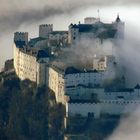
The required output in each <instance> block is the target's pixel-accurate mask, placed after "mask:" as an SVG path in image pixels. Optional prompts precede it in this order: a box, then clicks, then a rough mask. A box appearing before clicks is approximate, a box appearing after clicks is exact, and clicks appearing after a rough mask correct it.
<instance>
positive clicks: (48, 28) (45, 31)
mask: <svg viewBox="0 0 140 140" xmlns="http://www.w3.org/2000/svg"><path fill="white" fill-rule="evenodd" d="M52 31H53V24H42V25H40V26H39V37H43V38H47V37H48V35H49V33H51V32H52Z"/></svg>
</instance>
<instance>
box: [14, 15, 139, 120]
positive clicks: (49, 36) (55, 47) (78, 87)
mask: <svg viewBox="0 0 140 140" xmlns="http://www.w3.org/2000/svg"><path fill="white" fill-rule="evenodd" d="M123 38H124V22H122V21H121V20H120V18H119V16H117V18H116V20H115V21H114V22H112V23H111V24H107V23H103V22H101V21H100V19H98V18H92V17H88V18H85V23H84V24H81V23H79V24H70V25H69V29H68V31H53V25H47V24H46V25H40V26H39V36H38V37H37V38H33V39H30V40H29V41H28V33H21V32H16V33H15V34H14V47H13V48H14V68H15V72H16V74H17V76H18V77H19V78H20V79H21V80H24V79H29V80H31V81H33V82H35V83H37V85H38V86H42V85H46V86H48V87H49V88H50V89H51V90H53V91H54V93H55V97H56V101H57V103H62V104H64V105H65V106H66V117H69V116H74V115H76V114H80V115H82V116H84V117H87V116H89V115H90V116H93V117H95V118H99V117H100V116H101V115H103V114H110V115H114V114H115V115H120V114H129V113H130V112H131V111H132V110H134V109H135V108H136V107H137V106H138V105H139V104H140V86H139V85H137V86H136V87H135V88H133V89H128V88H126V87H125V75H124V73H121V74H120V73H119V74H118V69H117V68H118V66H119V64H118V62H117V60H116V58H115V56H113V54H111V55H106V54H103V53H99V54H98V55H95V54H93V57H92V60H87V62H83V60H84V58H83V59H82V61H81V57H82V54H78V55H77V54H76V53H74V52H75V49H76V47H77V43H79V42H81V41H82V40H91V41H95V42H96V43H97V44H96V45H97V47H99V46H100V45H102V44H104V41H106V40H111V41H112V42H113V43H115V42H116V41H117V40H123ZM92 45H93V46H92ZM94 45H95V44H91V47H93V49H94V47H95V46H94ZM78 49H79V50H80V48H78ZM83 53H85V52H83ZM76 55H77V56H76ZM72 58H76V59H73V60H74V61H70V59H72ZM116 79H119V80H118V82H116Z"/></svg>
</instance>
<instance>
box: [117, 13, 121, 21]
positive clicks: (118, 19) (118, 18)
mask: <svg viewBox="0 0 140 140" xmlns="http://www.w3.org/2000/svg"><path fill="white" fill-rule="evenodd" d="M120 21H121V20H120V17H119V14H118V15H117V18H116V22H120Z"/></svg>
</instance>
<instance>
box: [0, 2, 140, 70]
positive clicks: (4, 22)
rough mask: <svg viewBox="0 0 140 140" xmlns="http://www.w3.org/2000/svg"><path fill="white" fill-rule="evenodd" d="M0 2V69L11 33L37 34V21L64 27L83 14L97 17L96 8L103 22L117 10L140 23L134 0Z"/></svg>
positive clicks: (131, 21)
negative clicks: (26, 32) (25, 32)
mask: <svg viewBox="0 0 140 140" xmlns="http://www.w3.org/2000/svg"><path fill="white" fill-rule="evenodd" d="M0 1H1V4H0V49H1V51H0V68H1V66H2V64H3V63H4V61H5V60H6V59H8V58H12V43H13V33H14V32H15V31H28V32H29V34H30V37H33V36H37V35H38V25H39V24H41V23H53V24H54V28H55V29H59V30H60V29H63V30H64V29H65V30H66V29H67V26H68V25H69V24H70V23H71V22H73V23H78V21H81V22H82V21H83V18H84V17H86V16H95V17H97V10H98V9H100V17H101V20H102V21H103V22H112V21H114V20H115V18H116V15H117V13H119V14H120V17H121V19H122V20H124V21H125V22H126V23H128V24H129V25H131V26H134V27H139V26H140V25H139V23H140V21H139V13H140V1H138V0H133V1H132V0H118V1H116V2H115V1H114V0H105V1H103V0H76V1H72V0H24V1H19V0H0ZM128 24H126V25H128ZM129 29H130V28H129ZM131 29H133V28H131ZM136 32H139V31H138V30H136Z"/></svg>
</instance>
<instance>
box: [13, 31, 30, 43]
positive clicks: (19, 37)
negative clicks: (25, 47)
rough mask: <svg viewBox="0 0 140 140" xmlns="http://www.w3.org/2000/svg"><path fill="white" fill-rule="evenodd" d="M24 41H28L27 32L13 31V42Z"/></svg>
mask: <svg viewBox="0 0 140 140" xmlns="http://www.w3.org/2000/svg"><path fill="white" fill-rule="evenodd" d="M19 41H21V42H25V44H27V43H28V32H15V33H14V42H19Z"/></svg>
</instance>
